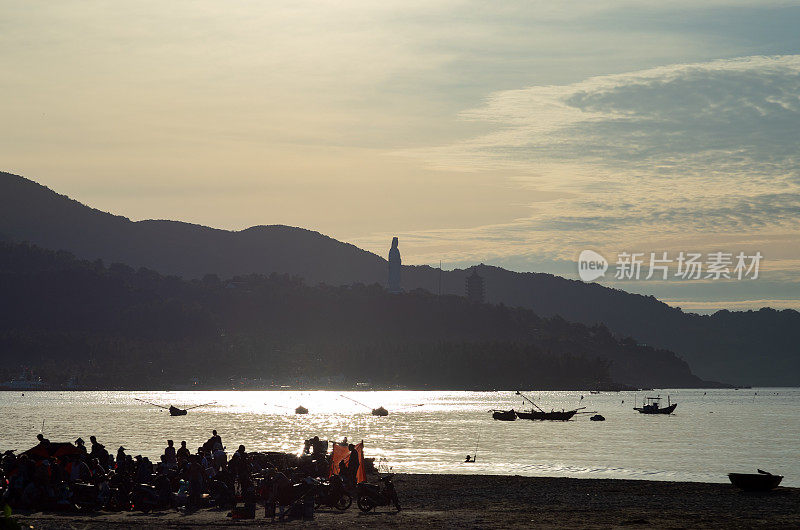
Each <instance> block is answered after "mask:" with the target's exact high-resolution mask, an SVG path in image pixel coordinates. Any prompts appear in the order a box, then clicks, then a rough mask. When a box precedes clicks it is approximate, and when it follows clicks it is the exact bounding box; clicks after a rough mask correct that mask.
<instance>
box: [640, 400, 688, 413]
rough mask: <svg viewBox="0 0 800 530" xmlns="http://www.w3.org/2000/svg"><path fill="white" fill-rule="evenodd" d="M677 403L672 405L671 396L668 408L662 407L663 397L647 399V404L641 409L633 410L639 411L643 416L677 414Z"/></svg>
mask: <svg viewBox="0 0 800 530" xmlns="http://www.w3.org/2000/svg"><path fill="white" fill-rule="evenodd" d="M677 406H678V404H677V403H670V401H669V396H667V406H666V407H663V408H662V407H661V396H658V397H646V398H645V403H644V404H642V406H641V407H633V410H638V411H639V412H640V413H642V414H672V413H673V412H675V407H677Z"/></svg>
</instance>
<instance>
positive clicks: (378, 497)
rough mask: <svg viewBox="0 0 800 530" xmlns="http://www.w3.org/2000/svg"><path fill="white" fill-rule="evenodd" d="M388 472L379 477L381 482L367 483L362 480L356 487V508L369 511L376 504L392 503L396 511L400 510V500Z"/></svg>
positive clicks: (391, 475) (392, 474)
mask: <svg viewBox="0 0 800 530" xmlns="http://www.w3.org/2000/svg"><path fill="white" fill-rule="evenodd" d="M393 476H394V473H390V474H388V475H386V476H385V477H381V479H380V481H381V484H380V485H378V484H367V483H366V482H362V483H361V484H359V485H358V486H357V487H356V494H357V496H358V497H357V498H358V501H357V504H358V509H359V510H361V511H362V512H369V511H371V510H372V509H373V508H375V507H376V506H389V505H390V504H394V507H395V508H397V511H398V512H399V511H400V500H399V499H398V498H397V491H396V490H395V489H394V484H393V483H392V477H393Z"/></svg>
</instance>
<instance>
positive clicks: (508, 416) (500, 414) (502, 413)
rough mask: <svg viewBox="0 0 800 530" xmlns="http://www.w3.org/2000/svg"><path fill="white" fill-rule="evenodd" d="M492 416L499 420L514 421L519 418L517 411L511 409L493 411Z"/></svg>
mask: <svg viewBox="0 0 800 530" xmlns="http://www.w3.org/2000/svg"><path fill="white" fill-rule="evenodd" d="M492 418H493V419H495V420H498V421H514V420H516V419H517V412H516V411H514V409H511V410H495V411H492Z"/></svg>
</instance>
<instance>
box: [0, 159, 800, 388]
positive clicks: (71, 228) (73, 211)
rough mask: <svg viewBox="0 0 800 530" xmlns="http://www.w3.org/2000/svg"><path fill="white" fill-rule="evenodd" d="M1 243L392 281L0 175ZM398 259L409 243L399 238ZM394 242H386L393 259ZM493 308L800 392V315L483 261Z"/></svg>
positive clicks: (331, 244) (357, 258)
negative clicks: (696, 307) (676, 300)
mask: <svg viewBox="0 0 800 530" xmlns="http://www.w3.org/2000/svg"><path fill="white" fill-rule="evenodd" d="M0 237H4V238H5V239H8V240H11V241H29V242H31V243H34V244H36V245H39V246H41V247H44V248H48V249H54V250H61V249H63V250H67V251H69V252H71V253H73V254H75V255H76V256H77V257H79V258H82V259H90V260H93V259H102V260H104V261H105V262H107V263H124V264H126V265H130V266H132V267H134V268H138V267H146V268H150V269H153V270H156V271H158V272H160V273H161V274H165V275H176V276H180V277H183V278H200V277H202V276H204V275H206V274H216V275H217V276H219V277H222V278H230V277H233V276H236V275H246V274H250V273H261V274H270V273H273V272H274V273H279V274H289V275H295V276H299V277H302V278H303V279H304V280H305V282H306V283H307V284H308V285H315V284H317V283H326V284H329V285H332V286H339V285H350V284H353V283H362V284H373V283H380V284H381V285H385V284H386V281H387V272H388V262H387V261H386V259H384V258H382V257H380V256H377V255H375V254H373V253H371V252H367V251H364V250H362V249H359V248H357V247H355V246H354V245H351V244H347V243H342V242H339V241H336V240H334V239H332V238H330V237H327V236H324V235H322V234H319V233H317V232H313V231H310V230H305V229H302V228H294V227H288V226H282V225H271V226H258V227H253V228H249V229H246V230H242V231H228V230H219V229H214V228H208V227H205V226H200V225H194V224H189V223H183V222H178V221H164V220H160V221H137V222H133V221H130V220H129V219H127V218H125V217H121V216H116V215H112V214H109V213H105V212H102V211H100V210H96V209H93V208H90V207H88V206H85V205H83V204H81V203H79V202H77V201H75V200H72V199H70V198H68V197H66V196H64V195H59V194H57V193H56V192H54V191H52V190H50V189H48V188H46V187H44V186H41V185H40V184H37V183H36V182H33V181H31V180H28V179H25V178H23V177H20V176H17V175H12V174H10V173H0ZM400 246H401V251H402V241H401V242H400ZM388 247H389V241H387V252H388ZM471 270H472V269H469V270H463V269H456V270H452V271H444V272H441V273H440V271H439V270H438V269H435V268H432V267H429V266H408V265H404V266H403V267H402V287H403V288H404V289H405V290H406V291H410V290H413V289H425V290H427V291H430V292H432V293H436V292H437V291H438V289H439V285H440V277H441V288H442V292H443V293H444V294H457V295H463V294H464V285H465V281H466V277H467V275H468V274H469V273H470V272H471ZM476 270H477V271H478V274H480V275H481V276H483V277H484V279H485V285H486V301H487V302H489V303H493V304H499V303H502V304H505V305H506V306H510V307H525V308H529V309H532V310H533V311H534V312H535V313H536V314H538V315H540V316H545V317H548V316H555V315H559V316H561V317H563V318H564V319H566V320H568V321H573V322H580V323H584V324H587V325H595V324H598V323H602V324H604V325H605V326H607V327H608V328H609V329H610V330H611V331H612V332H613V333H615V334H616V335H617V336H619V337H635V338H636V339H637V341H638V342H640V343H644V344H648V345H650V346H653V347H657V348H664V349H667V350H671V351H674V352H676V353H677V354H678V355H679V356H681V357H682V358H683V359H685V360H686V361H687V362H688V363H689V365H690V366H691V369H692V371H693V372H694V373H695V374H697V375H698V376H700V377H701V378H703V379H709V380H718V381H726V382H731V383H734V384H739V385H745V384H752V385H764V386H769V385H774V386H782V385H787V386H792V385H800V354H799V353H798V346H797V345H798V344H800V313H798V312H797V311H794V310H783V311H776V310H773V309H762V310H760V311H745V312H730V311H720V312H717V313H715V314H713V315H696V314H692V313H684V312H683V311H681V310H680V309H678V308H673V307H670V306H668V305H667V304H664V303H662V302H660V301H659V300H657V299H656V298H654V297H652V296H642V295H637V294H631V293H627V292H625V291H621V290H618V289H612V288H608V287H604V286H601V285H598V284H587V283H584V282H580V281H577V280H568V279H565V278H561V277H559V276H554V275H551V274H544V273H518V272H513V271H508V270H505V269H502V268H499V267H492V266H487V265H479V266H477V267H476Z"/></svg>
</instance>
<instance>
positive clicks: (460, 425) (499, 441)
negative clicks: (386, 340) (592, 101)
mask: <svg viewBox="0 0 800 530" xmlns="http://www.w3.org/2000/svg"><path fill="white" fill-rule="evenodd" d="M756 392H757V393H758V394H757V395H755V393H756ZM339 394H340V393H339V392H323V391H317V392H293V391H286V392H255V391H254V392H25V393H24V396H23V395H22V394H21V393H20V392H0V450H5V449H9V448H13V449H26V448H28V447H30V446H31V445H33V444H34V443H35V442H36V440H35V437H36V435H37V434H38V433H39V432H40V431H41V428H42V421H43V420H44V434H45V436H47V437H48V438H49V439H51V440H52V441H67V440H74V439H75V438H77V437H78V436H81V437H82V438H83V439H84V440H87V442H88V439H89V435H91V434H95V435H96V436H97V437H98V439H99V441H100V442H101V443H103V444H105V446H106V448H108V449H109V450H110V451H112V452H113V451H115V450H116V448H117V447H119V445H124V446H125V447H127V448H128V449H129V451H128V453H129V454H133V455H136V454H142V455H144V456H149V457H150V458H151V459H154V458H157V457H158V456H159V455H160V454H161V453H162V452H163V448H164V447H165V446H166V440H167V439H168V438H171V439H174V440H175V441H176V444H177V443H178V442H179V441H180V440H186V441H187V442H188V446H189V447H190V448H192V449H196V448H197V447H198V446H199V445H200V444H201V443H202V442H204V441H205V440H206V439H208V437H209V436H210V433H211V430H212V429H217V430H218V431H219V432H220V434H221V435H222V438H223V441H224V442H225V444H226V446H227V447H228V449H229V450H231V451H232V450H234V449H235V448H236V447H238V445H239V444H240V443H242V444H245V446H246V447H247V448H248V450H273V451H289V452H296V451H299V450H300V448H301V447H302V441H303V440H304V439H305V438H309V437H311V436H314V435H318V436H320V438H322V439H330V440H341V439H342V438H343V437H344V436H347V437H348V438H349V439H350V440H362V439H363V440H364V442H365V445H366V450H365V452H366V453H367V456H375V457H378V458H385V459H386V460H387V461H388V463H389V465H391V466H393V468H394V470H395V471H399V472H414V473H485V474H518V475H539V476H570V477H583V478H586V477H596V478H601V477H602V478H628V479H631V478H632V479H637V478H638V479H651V480H689V481H706V482H726V481H727V478H726V474H727V473H729V472H732V471H740V472H755V469H756V468H757V467H759V468H761V469H766V470H769V471H771V472H773V473H780V474H783V475H785V476H786V478H785V479H784V483H783V484H784V485H786V486H800V458H798V457H800V389H786V388H772V389H767V388H759V389H752V390H749V389H748V390H705V391H704V390H669V391H667V390H660V391H657V392H648V393H647V394H648V395H651V394H660V395H661V396H662V397H663V398H666V396H667V394H669V395H670V397H671V399H672V401H673V402H678V408H677V410H676V411H675V414H674V415H672V416H648V415H643V414H639V413H637V412H635V411H634V410H632V407H633V406H634V399H635V398H636V399H637V400H638V402H639V403H641V399H642V396H643V395H644V393H642V392H638V393H633V392H620V393H602V394H596V395H595V394H589V393H588V392H587V393H583V396H584V399H583V400H581V399H580V396H581V393H580V392H537V391H534V392H531V393H530V395H532V396H533V397H534V398H535V399H536V400H537V401H538V402H539V403H540V404H541V405H542V407H544V408H546V409H547V410H550V409H551V408H555V409H561V408H566V409H571V408H576V407H579V406H586V407H588V408H587V409H586V410H590V411H594V410H596V411H598V412H600V413H601V414H603V415H604V416H605V417H606V419H607V421H605V422H592V421H589V415H582V416H580V415H579V416H576V419H575V420H573V421H570V422H566V423H563V422H531V421H523V420H517V421H515V422H499V421H494V420H492V419H491V415H490V414H488V412H487V411H488V410H489V409H492V408H503V409H507V408H511V407H514V408H516V409H517V410H519V409H520V408H521V407H520V405H521V402H520V399H519V398H518V397H517V396H515V395H514V393H513V392H403V391H394V392H349V393H346V395H348V396H350V397H353V398H355V399H357V400H359V401H361V402H363V403H366V404H368V405H370V406H372V407H378V406H380V405H382V406H384V407H386V408H387V409H388V410H389V411H390V414H389V416H388V417H384V418H378V417H373V416H371V415H370V413H369V410H368V409H366V408H364V407H361V406H359V405H357V404H355V403H353V402H351V401H348V400H346V399H343V398H342V397H340V395H339ZM135 398H140V399H146V400H148V401H153V402H156V403H164V404H170V403H172V404H175V405H177V406H180V407H190V406H192V405H197V404H202V403H206V402H209V401H216V403H215V404H214V405H210V406H207V407H203V408H199V409H196V410H193V411H189V414H188V415H187V416H184V417H171V416H169V414H168V413H167V412H166V411H165V410H162V409H159V408H156V407H152V406H149V405H146V404H143V403H140V402H138V401H136V400H135ZM623 400H624V403H623ZM297 405H304V406H305V407H307V408H308V409H309V410H310V414H308V415H306V416H297V415H295V414H294V413H293V410H294V408H295V407H296V406H297ZM476 443H477V444H478V462H477V463H476V464H464V463H463V460H464V456H465V455H466V454H467V453H468V452H469V453H474V451H475V445H476Z"/></svg>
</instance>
